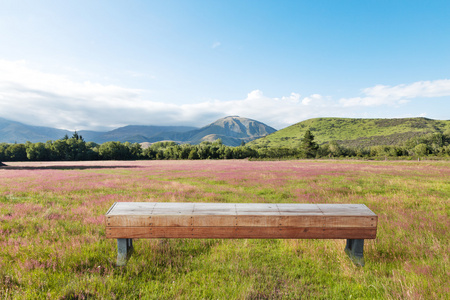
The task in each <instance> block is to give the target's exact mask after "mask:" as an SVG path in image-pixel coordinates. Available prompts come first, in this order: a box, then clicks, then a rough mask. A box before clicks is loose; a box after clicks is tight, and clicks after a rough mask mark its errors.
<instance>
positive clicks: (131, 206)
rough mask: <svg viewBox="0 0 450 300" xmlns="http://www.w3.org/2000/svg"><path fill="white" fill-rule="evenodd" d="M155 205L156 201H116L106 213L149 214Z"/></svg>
mask: <svg viewBox="0 0 450 300" xmlns="http://www.w3.org/2000/svg"><path fill="white" fill-rule="evenodd" d="M155 205H156V202H116V203H114V206H113V207H112V208H111V209H110V210H109V211H108V213H107V214H106V215H107V216H112V215H149V214H151V213H152V210H153V208H154V207H155Z"/></svg>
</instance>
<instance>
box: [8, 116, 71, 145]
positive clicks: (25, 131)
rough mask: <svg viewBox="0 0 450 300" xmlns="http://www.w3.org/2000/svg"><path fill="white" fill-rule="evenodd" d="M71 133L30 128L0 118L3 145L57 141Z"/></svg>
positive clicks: (46, 128)
mask: <svg viewBox="0 0 450 300" xmlns="http://www.w3.org/2000/svg"><path fill="white" fill-rule="evenodd" d="M66 134H67V135H72V132H70V131H67V130H63V129H56V128H50V127H42V126H32V125H26V124H23V123H19V122H15V121H10V120H6V119H4V118H0V142H5V143H15V142H17V143H25V142H26V141H30V142H32V143H37V142H46V141H48V140H57V139H60V138H63V137H64V135H66Z"/></svg>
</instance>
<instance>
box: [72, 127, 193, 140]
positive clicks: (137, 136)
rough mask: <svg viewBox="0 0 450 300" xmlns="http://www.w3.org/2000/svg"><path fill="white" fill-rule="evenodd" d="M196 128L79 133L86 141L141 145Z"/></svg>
mask: <svg viewBox="0 0 450 300" xmlns="http://www.w3.org/2000/svg"><path fill="white" fill-rule="evenodd" d="M195 129H197V128H196V127H190V126H145V125H128V126H125V127H120V128H117V129H114V130H111V131H108V132H95V131H80V132H79V133H80V134H81V135H82V136H83V138H84V139H85V140H86V141H94V142H96V143H99V144H101V143H104V142H108V141H119V142H130V143H142V142H155V141H160V139H159V138H158V136H160V135H164V134H167V133H169V134H175V133H183V132H187V131H190V130H195Z"/></svg>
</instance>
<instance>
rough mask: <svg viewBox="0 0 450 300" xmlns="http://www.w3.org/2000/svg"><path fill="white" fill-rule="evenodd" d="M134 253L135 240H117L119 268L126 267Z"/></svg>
mask: <svg viewBox="0 0 450 300" xmlns="http://www.w3.org/2000/svg"><path fill="white" fill-rule="evenodd" d="M132 253H133V239H117V266H118V267H122V266H125V265H126V264H127V261H128V259H129V258H130V256H131V254H132Z"/></svg>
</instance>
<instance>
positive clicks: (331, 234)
mask: <svg viewBox="0 0 450 300" xmlns="http://www.w3.org/2000/svg"><path fill="white" fill-rule="evenodd" d="M106 237H107V238H133V239H135V238H218V239H239V238H246V239H251V238H256V239H374V238H375V237H376V228H354V227H352V228H346V227H345V228H307V227H305V228H287V227H107V228H106Z"/></svg>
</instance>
